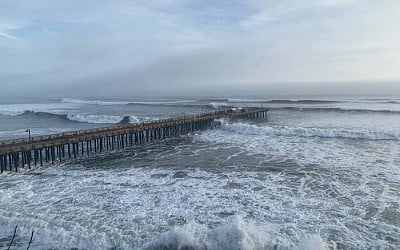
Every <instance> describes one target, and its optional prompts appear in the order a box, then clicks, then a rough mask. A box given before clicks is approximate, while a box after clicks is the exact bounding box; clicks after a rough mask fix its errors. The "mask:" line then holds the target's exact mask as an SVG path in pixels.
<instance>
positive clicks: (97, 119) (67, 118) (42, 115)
mask: <svg viewBox="0 0 400 250" xmlns="http://www.w3.org/2000/svg"><path fill="white" fill-rule="evenodd" d="M17 116H19V117H25V118H26V117H30V118H38V119H56V120H60V121H63V122H78V123H93V124H127V123H135V122H138V121H139V119H138V118H137V117H135V116H108V115H94V114H57V113H50V112H34V111H25V112H23V113H22V114H18V115H17Z"/></svg>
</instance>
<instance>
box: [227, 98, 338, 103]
mask: <svg viewBox="0 0 400 250" xmlns="http://www.w3.org/2000/svg"><path fill="white" fill-rule="evenodd" d="M228 102H231V103H271V104H285V103H287V104H291V103H293V104H329V103H340V102H342V101H335V100H317V99H315V100H314V99H305V100H292V99H274V100H257V99H235V98H229V99H228Z"/></svg>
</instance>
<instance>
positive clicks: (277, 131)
mask: <svg viewBox="0 0 400 250" xmlns="http://www.w3.org/2000/svg"><path fill="white" fill-rule="evenodd" d="M221 128H222V129H223V130H226V131H230V132H236V133H242V134H254V135H275V136H298V137H321V138H348V139H363V140H395V141H398V140H400V134H398V133H393V132H386V131H368V130H356V129H347V130H345V129H338V128H317V127H289V126H280V127H278V126H263V127H260V126H256V125H251V124H245V123H226V122H223V123H222V126H221Z"/></svg>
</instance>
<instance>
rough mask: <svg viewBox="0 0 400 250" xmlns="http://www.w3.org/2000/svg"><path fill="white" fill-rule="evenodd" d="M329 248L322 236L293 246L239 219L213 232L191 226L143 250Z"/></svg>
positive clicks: (199, 226)
mask: <svg viewBox="0 0 400 250" xmlns="http://www.w3.org/2000/svg"><path fill="white" fill-rule="evenodd" d="M328 247H329V246H328V244H326V243H325V242H324V241H323V240H322V239H321V237H320V236H319V235H311V236H300V237H299V239H298V242H290V241H289V240H287V239H284V238H280V237H279V235H278V234H277V233H275V232H274V231H273V230H268V229H266V228H263V227H261V226H257V225H253V224H251V223H246V222H245V221H243V220H242V219H241V218H239V217H238V218H236V219H235V220H233V221H232V222H230V223H228V224H225V225H222V226H219V227H217V228H214V229H210V228H208V227H207V226H205V225H200V224H198V223H195V222H190V223H188V224H186V225H184V226H181V227H176V228H174V229H173V230H171V231H169V232H166V233H163V234H161V235H159V236H158V237H157V238H156V239H154V240H153V241H150V242H148V243H146V244H145V245H144V246H143V249H146V250H153V249H193V250H196V249H202V250H203V249H204V250H205V249H207V250H214V249H215V250H217V249H231V250H247V249H249V250H250V249H260V250H269V249H271V250H272V249H280V250H289V249H298V250H300V249H304V250H306V249H307V250H323V249H329V248H328Z"/></svg>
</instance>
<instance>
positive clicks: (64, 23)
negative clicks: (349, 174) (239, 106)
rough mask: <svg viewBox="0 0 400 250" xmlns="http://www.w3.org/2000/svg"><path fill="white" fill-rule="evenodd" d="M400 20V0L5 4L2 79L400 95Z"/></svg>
mask: <svg viewBox="0 0 400 250" xmlns="http://www.w3.org/2000/svg"><path fill="white" fill-rule="evenodd" d="M399 25H400V1H399V0H379V1H378V0H263V1H261V0H204V1H200V0H132V1H128V0H109V1H106V0H90V1H89V0H35V1H27V0H24V1H20V0H1V1H0V86H1V89H2V92H3V93H2V95H57V96H62V95H69V96H71V95H77V96H96V95H102V96H105V95H134V96H138V95H155V96H162V95H184V94H188V95H192V96H193V95H196V94H199V95H206V94H209V95H218V94H219V93H222V91H227V92H229V93H232V94H240V93H251V92H252V91H253V92H257V91H258V90H263V91H265V92H266V93H267V94H275V93H276V94H282V93H288V94H291V92H296V93H303V92H304V94H307V93H309V92H310V91H311V92H310V93H313V91H314V92H316V93H319V92H321V94H329V93H336V92H337V93H338V94H340V93H347V92H349V93H350V92H351V93H353V92H354V93H358V91H360V92H361V93H362V94H363V93H364V92H365V94H368V93H369V94H371V93H375V92H376V93H378V92H379V91H380V92H379V93H378V94H385V93H386V92H387V93H388V94H390V93H395V92H396V91H398V92H397V94H400V86H399V85H400V82H399V81H398V80H399V79H400V27H399ZM365 81H367V82H365ZM256 89H257V91H256ZM346 89H347V90H346ZM324 91H325V92H326V93H325V92H324ZM367 92H368V93H367ZM381 92H382V93H381ZM258 93H259V92H258Z"/></svg>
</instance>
